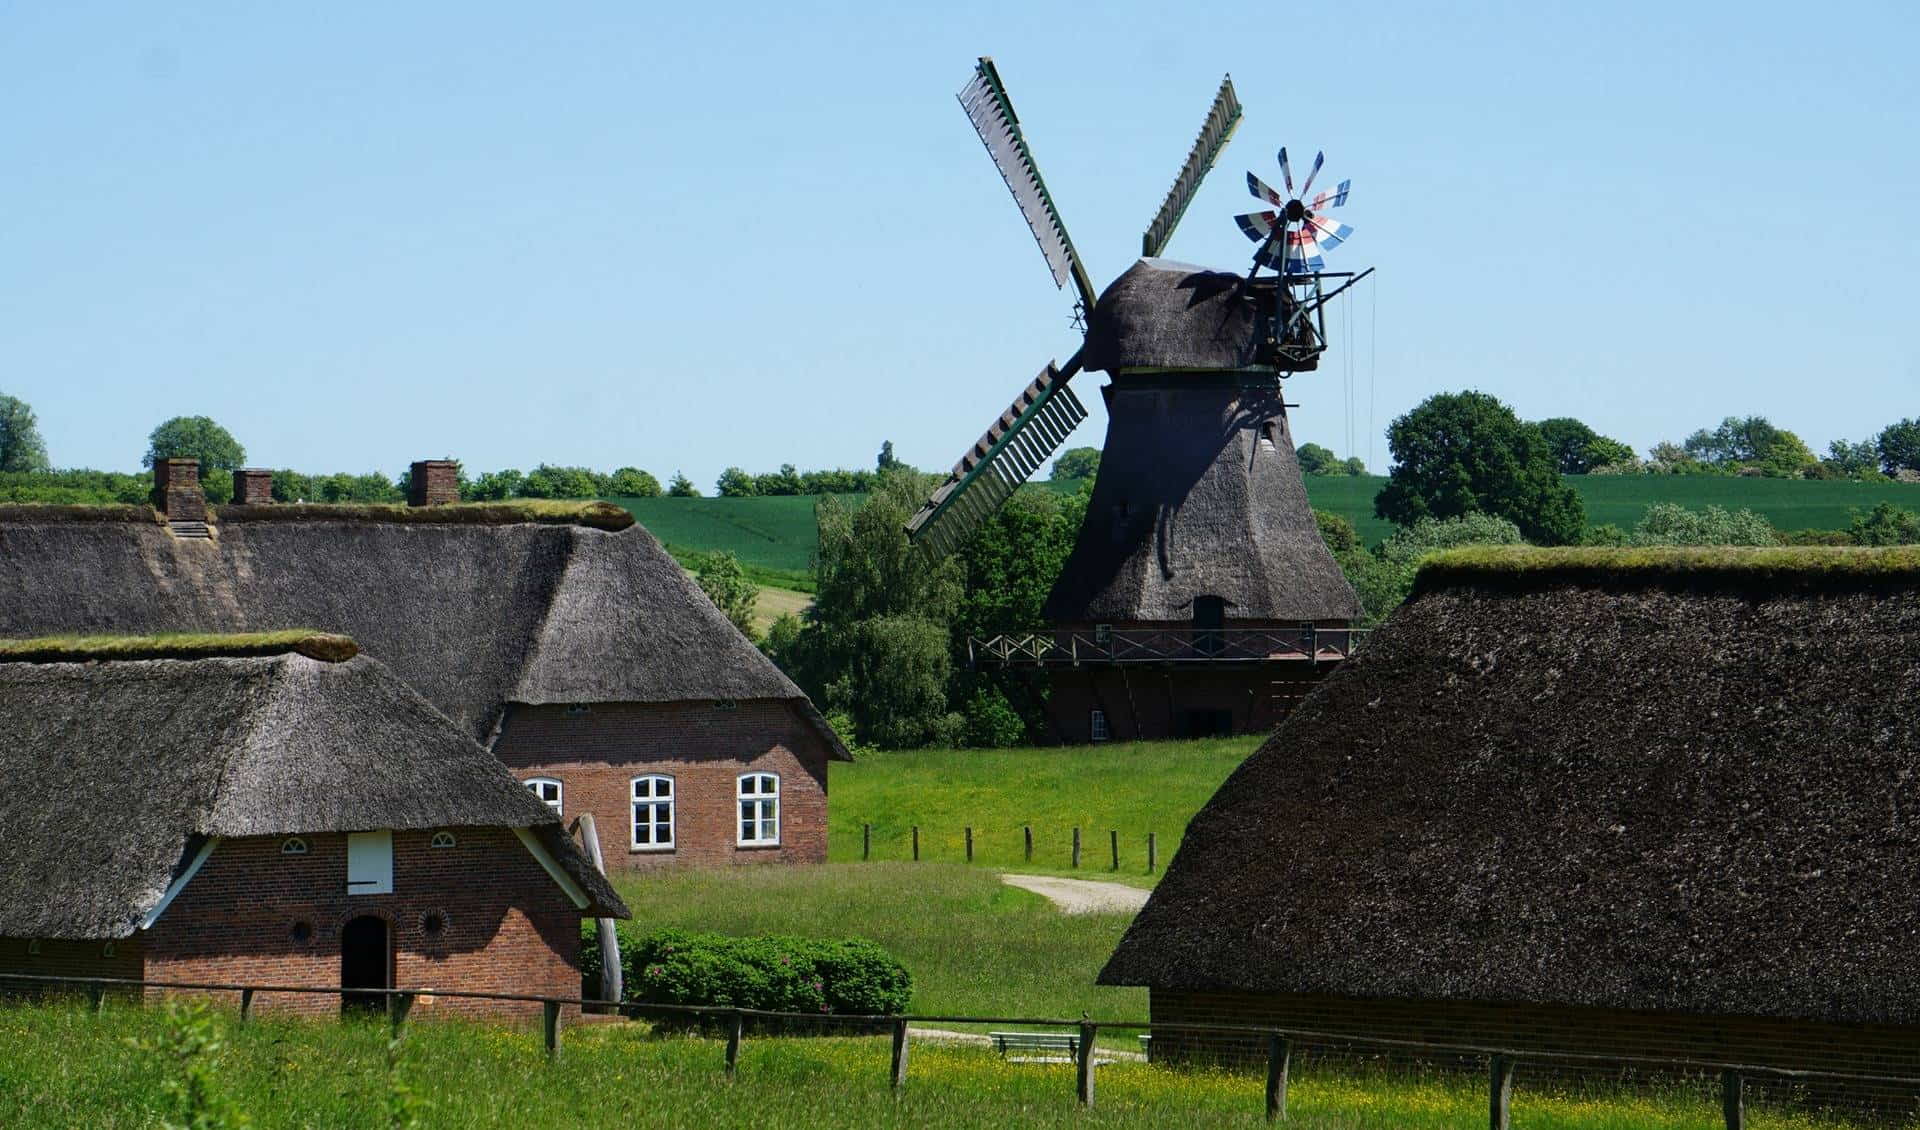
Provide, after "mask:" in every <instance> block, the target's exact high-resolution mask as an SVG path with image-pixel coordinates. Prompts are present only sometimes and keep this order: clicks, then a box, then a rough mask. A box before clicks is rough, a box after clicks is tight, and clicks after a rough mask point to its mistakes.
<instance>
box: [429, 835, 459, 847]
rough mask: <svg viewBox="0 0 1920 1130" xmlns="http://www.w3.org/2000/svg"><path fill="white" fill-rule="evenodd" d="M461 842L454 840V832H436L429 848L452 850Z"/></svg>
mask: <svg viewBox="0 0 1920 1130" xmlns="http://www.w3.org/2000/svg"><path fill="white" fill-rule="evenodd" d="M459 842H460V841H458V840H456V839H454V838H453V833H452V832H435V833H434V834H433V839H432V840H431V841H429V843H428V846H429V847H437V848H450V847H452V846H454V845H455V844H457V843H459Z"/></svg>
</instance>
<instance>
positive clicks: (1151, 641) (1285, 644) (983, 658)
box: [967, 624, 1369, 667]
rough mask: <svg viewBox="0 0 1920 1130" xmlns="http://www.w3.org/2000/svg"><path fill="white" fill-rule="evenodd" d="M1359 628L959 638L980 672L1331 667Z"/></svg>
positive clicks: (1357, 637) (1356, 643) (1357, 642)
mask: <svg viewBox="0 0 1920 1130" xmlns="http://www.w3.org/2000/svg"><path fill="white" fill-rule="evenodd" d="M1368 632H1369V629H1366V628H1322V627H1319V626H1317V625H1314V624H1303V625H1300V626H1299V627H1294V628H1114V629H1110V630H1103V629H1100V628H1088V629H1075V630H1072V631H1061V632H1033V633H1027V634H1020V635H1004V636H993V637H990V638H985V639H983V638H981V637H978V636H969V637H967V662H968V663H969V664H971V665H973V666H986V667H1078V666H1098V665H1107V664H1121V663H1138V664H1182V663H1338V662H1340V661H1341V660H1344V659H1346V658H1348V657H1350V656H1351V655H1353V653H1354V652H1355V651H1357V650H1358V649H1359V648H1360V646H1361V645H1362V644H1363V643H1364V642H1365V641H1366V638H1367V635H1368Z"/></svg>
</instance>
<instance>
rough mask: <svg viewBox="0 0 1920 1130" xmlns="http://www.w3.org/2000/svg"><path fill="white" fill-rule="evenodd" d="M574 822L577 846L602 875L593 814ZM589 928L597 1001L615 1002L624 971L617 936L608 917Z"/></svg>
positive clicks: (621, 988)
mask: <svg viewBox="0 0 1920 1130" xmlns="http://www.w3.org/2000/svg"><path fill="white" fill-rule="evenodd" d="M575 822H576V823H577V824H579V825H580V844H581V847H582V848H583V849H585V851H586V853H587V858H588V859H589V860H591V861H592V862H593V869H594V870H595V871H598V872H600V874H601V875H603V876H604V875H605V874H606V873H607V864H606V861H605V860H604V859H602V858H601V857H600V830H599V829H598V828H597V827H595V826H594V823H593V813H591V812H582V813H581V814H580V815H579V817H578V818H576V820H575ZM593 927H594V936H595V939H596V940H597V941H598V942H599V943H600V999H601V1000H603V1001H616V1002H617V1001H619V1000H620V998H621V997H622V996H623V995H624V994H625V992H626V983H625V982H626V970H624V969H622V968H620V936H619V935H618V934H616V933H615V932H614V924H613V919H611V918H596V919H594V920H593Z"/></svg>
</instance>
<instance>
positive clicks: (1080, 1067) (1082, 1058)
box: [1074, 1020, 1100, 1106]
mask: <svg viewBox="0 0 1920 1130" xmlns="http://www.w3.org/2000/svg"><path fill="white" fill-rule="evenodd" d="M1099 1027H1100V1026H1099V1025H1097V1024H1089V1023H1087V1022H1086V1021H1084V1020H1083V1021H1081V1022H1080V1048H1079V1053H1078V1055H1077V1056H1076V1057H1075V1059H1076V1063H1075V1071H1074V1094H1076V1095H1078V1096H1079V1098H1080V1105H1081V1106H1092V1105H1093V1059H1094V1056H1093V1037H1094V1033H1095V1032H1097V1031H1098V1030H1099Z"/></svg>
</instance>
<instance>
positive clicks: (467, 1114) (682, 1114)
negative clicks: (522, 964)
mask: <svg viewBox="0 0 1920 1130" xmlns="http://www.w3.org/2000/svg"><path fill="white" fill-rule="evenodd" d="M418 1015H419V1014H418V1013H416V1016H418ZM215 1016H216V1020H215V1025H216V1028H217V1035H218V1036H219V1037H220V1038H221V1046H220V1047H219V1048H218V1049H217V1050H214V1051H211V1052H210V1053H208V1054H207V1055H205V1056H203V1057H198V1058H196V1059H195V1061H194V1062H196V1063H202V1064H206V1065H207V1068H208V1069H207V1070H206V1071H205V1072H204V1077H205V1078H206V1079H207V1081H208V1083H209V1086H207V1087H206V1088H205V1089H204V1090H203V1091H202V1093H203V1094H209V1095H210V1096H211V1097H212V1099H213V1100H214V1102H216V1103H218V1104H220V1105H222V1106H224V1107H226V1108H227V1110H228V1111H230V1112H231V1113H234V1114H237V1115H239V1116H241V1117H243V1118H245V1119H246V1120H247V1123H246V1124H248V1125H251V1126H254V1127H258V1128H261V1130H269V1128H279V1127H346V1126H354V1127H361V1126H366V1127H371V1126H421V1127H459V1128H465V1127H474V1126H513V1127H523V1128H526V1130H545V1128H549V1127H553V1128H558V1127H576V1126H593V1127H600V1126H606V1127H622V1128H626V1127H672V1128H675V1130H680V1128H685V1130H705V1128H708V1127H716V1128H717V1127H728V1128H732V1127H768V1126H805V1127H812V1128H822V1130H824V1128H830V1127H863V1128H864V1127H939V1128H945V1127H969V1128H971V1127H993V1128H999V1127H1006V1126H1035V1127H1163V1126H1169V1125H1185V1126H1207V1127H1215V1126H1219V1127H1233V1126H1245V1127H1249V1128H1251V1127H1255V1126H1264V1125H1266V1123H1265V1121H1264V1120H1263V1119H1262V1118H1261V1116H1260V1110H1261V1081H1260V1079H1259V1078H1258V1077H1257V1076H1253V1075H1244V1074H1241V1075H1235V1074H1225V1073H1218V1072H1204V1071H1174V1070H1168V1069H1165V1068H1159V1067H1151V1066H1147V1065H1144V1064H1133V1063H1115V1064H1110V1065H1107V1066H1104V1067H1101V1068H1100V1069H1099V1073H1098V1075H1097V1077H1096V1078H1097V1084H1096V1090H1095V1100H1096V1101H1095V1104H1094V1107H1093V1109H1091V1110H1081V1109H1078V1107H1077V1106H1076V1105H1075V1103H1074V1100H1073V1076H1072V1072H1071V1069H1069V1068H1067V1067H1064V1066H1052V1065H1034V1064H1014V1063H1007V1062H1005V1061H1003V1060H1001V1059H1000V1058H999V1057H997V1056H995V1055H994V1054H993V1053H992V1052H990V1051H987V1050H984V1049H977V1048H970V1047H957V1046H951V1045H938V1044H931V1043H924V1042H916V1043H915V1044H914V1045H913V1047H912V1051H911V1054H910V1056H909V1059H908V1075H907V1086H906V1090H905V1091H904V1093H903V1094H902V1095H901V1096H900V1097H899V1098H897V1099H896V1098H895V1097H894V1096H893V1095H892V1094H891V1093H890V1091H889V1090H888V1087H887V1067H888V1063H887V1044H886V1041H885V1039H884V1038H868V1039H812V1040H807V1039H771V1038H755V1037H752V1036H750V1037H749V1038H748V1039H747V1040H746V1041H745V1042H744V1043H743V1045H742V1049H741V1055H740V1066H739V1071H738V1074H737V1076H736V1077H735V1078H734V1079H733V1080H732V1081H731V1082H729V1081H728V1080H727V1079H726V1076H725V1075H724V1074H723V1073H722V1071H721V1045H720V1043H719V1042H718V1041H715V1040H706V1039H697V1038H689V1037H680V1036H674V1037H658V1036H655V1035H653V1034H652V1033H651V1032H650V1031H649V1030H648V1028H647V1026H646V1025H644V1024H636V1023H623V1022H611V1023H598V1024H583V1025H580V1026H577V1027H574V1028H571V1029H568V1030H567V1031H566V1032H565V1033H564V1036H563V1045H562V1051H561V1054H560V1056H559V1058H558V1059H557V1060H554V1061H549V1060H548V1059H547V1058H546V1056H545V1054H544V1053H543V1052H542V1050H541V1047H540V1041H539V1037H538V1035H537V1034H536V1032H535V1031H534V1030H533V1029H532V1028H529V1027H525V1026H510V1025H489V1024H478V1023H463V1022H459V1021H450V1020H434V1019H430V1018H422V1019H416V1020H414V1021H412V1022H410V1023H409V1024H408V1027H407V1034H406V1036H405V1038H404V1039H403V1040H402V1041H400V1042H399V1043H398V1044H396V1045H393V1046H392V1049H391V1051H390V1049H389V1044H388V1040H387V1033H386V1029H385V1028H384V1027H383V1026H381V1025H378V1024H368V1023H356V1024H339V1023H336V1022H332V1021H290V1020H273V1019H259V1020H255V1021H254V1022H252V1023H250V1024H247V1025H245V1026H239V1025H235V1024H233V1023H232V1016H233V1014H232V1013H231V1012H230V1011H226V1012H216V1014H215ZM168 1023H169V1021H168V1018H167V1016H166V1014H165V1013H164V1012H163V1010H161V1009H158V1008H148V1009H140V1010H137V1009H132V1008H129V1007H126V1006H123V1005H117V1004H116V1005H109V1006H108V1008H107V1010H106V1011H105V1012H104V1013H101V1014H99V1015H94V1014H92V1013H91V1012H88V1011H86V1010H84V1009H78V1008H72V1007H68V1006H62V1005H41V1006H18V1005H16V1006H7V1007H0V1043H3V1044H4V1045H5V1046H6V1048H7V1049H8V1051H7V1055H6V1057H5V1059H4V1061H0V1125H6V1126H23V1127H24V1126H33V1127H49V1128H62V1127H87V1128H106V1130H119V1128H123V1127H124V1128H128V1130H132V1128H135V1127H140V1128H146V1127H153V1126H158V1125H162V1124H164V1123H174V1124H181V1123H187V1122H188V1121H189V1118H188V1116H187V1115H186V1114H185V1113H184V1112H183V1110H182V1105H181V1102H180V1100H179V1099H178V1098H176V1097H174V1096H170V1095H169V1094H167V1093H166V1091H165V1090H164V1087H165V1085H166V1084H167V1083H168V1082H169V1081H177V1080H180V1079H182V1078H183V1076H184V1066H185V1061H183V1060H181V1059H179V1058H176V1057H172V1056H166V1055H163V1054H160V1053H158V1052H156V1051H152V1050H148V1049H149V1048H151V1047H152V1045H153V1044H155V1043H156V1042H158V1041H159V1040H160V1039H162V1038H164V1037H165V1035H166V1033H167V1030H168ZM143 1045H144V1046H143ZM1289 1100H1290V1101H1289V1104H1288V1114H1289V1119H1288V1125H1290V1126H1300V1127H1305V1128H1309V1130H1332V1128H1336V1127H1338V1128H1367V1130H1373V1128H1379V1130H1386V1128H1400V1127H1406V1128H1411V1130H1443V1128H1454V1127H1466V1126H1474V1125H1484V1124H1485V1119H1486V1095H1485V1092H1484V1091H1483V1090H1482V1089H1481V1086H1480V1084H1479V1081H1478V1080H1476V1079H1472V1078H1445V1079H1441V1080H1437V1081H1435V1080H1415V1079H1392V1078H1378V1077H1364V1076H1352V1075H1344V1074H1327V1073H1321V1072H1316V1071H1313V1070H1297V1071H1296V1072H1295V1077H1294V1079H1293V1081H1292V1084H1291V1087H1290V1095H1289ZM1718 1114H1719V1112H1718V1110H1717V1108H1716V1107H1714V1106H1713V1105H1712V1104H1711V1103H1710V1102H1708V1101H1705V1100H1704V1099H1703V1098H1702V1097H1700V1096H1698V1095H1694V1094H1689V1093H1685V1092H1677V1091H1676V1092H1669V1093H1665V1094H1661V1095H1656V1096H1653V1097H1636V1096H1618V1097H1616V1096H1609V1095H1604V1094H1602V1095H1597V1096H1596V1095H1588V1096H1579V1095H1564V1094H1557V1093H1553V1092H1546V1091H1534V1090H1529V1089H1528V1088H1527V1086H1526V1084H1525V1081H1524V1077H1523V1079H1522V1081H1521V1083H1520V1085H1519V1087H1518V1088H1517V1089H1516V1092H1515V1096H1514V1119H1515V1122H1516V1123H1517V1124H1519V1125H1521V1126H1527V1127H1538V1128H1540V1130H1629V1128H1633V1130H1669V1128H1672V1130H1679V1128H1682V1127H1685V1128H1689V1130H1693V1128H1701V1127H1709V1126H1716V1125H1719V1122H1718ZM197 1124H198V1125H206V1126H229V1125H240V1124H241V1123H240V1122H239V1121H237V1120H236V1121H232V1122H226V1121H219V1122H214V1121H201V1122H199V1123H197ZM1748 1124H1749V1125H1751V1126H1754V1127H1764V1128H1768V1130H1775V1128H1786V1127H1793V1128H1798V1130H1816V1128H1818V1127H1838V1126H1839V1125H1840V1124H1837V1123H1831V1122H1816V1121H1814V1120H1811V1119H1806V1118H1799V1117H1792V1118H1788V1117H1782V1116H1778V1115H1771V1114H1770V1113H1769V1112H1767V1111H1764V1110H1760V1111H1751V1112H1750V1113H1749V1121H1748Z"/></svg>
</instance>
